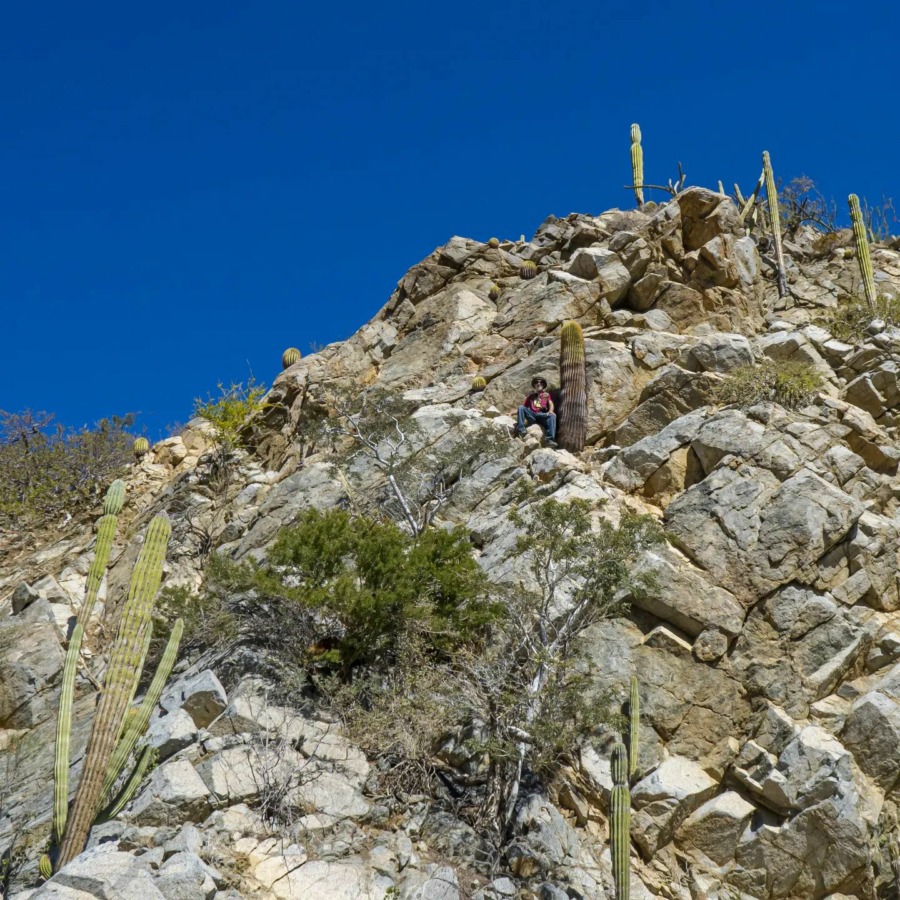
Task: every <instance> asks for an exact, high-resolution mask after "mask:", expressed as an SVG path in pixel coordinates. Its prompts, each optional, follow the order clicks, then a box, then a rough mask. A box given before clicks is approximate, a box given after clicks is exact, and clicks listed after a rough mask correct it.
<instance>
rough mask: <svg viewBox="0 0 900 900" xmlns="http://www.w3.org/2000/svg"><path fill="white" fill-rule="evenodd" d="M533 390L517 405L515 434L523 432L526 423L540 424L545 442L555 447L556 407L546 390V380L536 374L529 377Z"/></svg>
mask: <svg viewBox="0 0 900 900" xmlns="http://www.w3.org/2000/svg"><path fill="white" fill-rule="evenodd" d="M531 386H532V387H533V388H534V390H533V391H532V392H531V393H530V394H529V395H528V396H527V397H526V398H525V402H524V403H523V404H522V405H521V406H520V407H519V412H518V421H517V424H516V432H515V433H516V435H517V436H521V435H523V434H525V428H526V427H527V426H528V425H540V426H541V428H543V429H544V431H545V432H546V434H547V443H548V444H549V445H550V446H551V447H556V443H555V441H556V409H555V408H554V406H553V398H552V397H551V396H550V393H549V391H548V390H547V382H546V381H545V380H544V379H543V378H541V377H540V376H539V375H536V376H535V377H534V378H532V379H531Z"/></svg>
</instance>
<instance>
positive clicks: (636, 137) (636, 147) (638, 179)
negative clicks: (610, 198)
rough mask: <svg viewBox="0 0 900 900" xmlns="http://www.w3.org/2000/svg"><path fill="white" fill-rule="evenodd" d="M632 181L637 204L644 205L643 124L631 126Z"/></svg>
mask: <svg viewBox="0 0 900 900" xmlns="http://www.w3.org/2000/svg"><path fill="white" fill-rule="evenodd" d="M631 183H632V184H633V185H634V196H635V199H636V200H637V205H638V206H639V207H640V206H643V205H644V189H643V187H642V185H643V183H644V151H643V148H642V147H641V126H640V125H638V124H637V123H635V124H634V125H632V126H631Z"/></svg>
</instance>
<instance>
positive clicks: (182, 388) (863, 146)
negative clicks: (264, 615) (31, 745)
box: [0, 0, 900, 438]
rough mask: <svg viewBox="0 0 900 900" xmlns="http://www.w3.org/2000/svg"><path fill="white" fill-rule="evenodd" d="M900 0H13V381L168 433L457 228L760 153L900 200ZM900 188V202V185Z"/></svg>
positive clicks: (545, 210)
mask: <svg viewBox="0 0 900 900" xmlns="http://www.w3.org/2000/svg"><path fill="white" fill-rule="evenodd" d="M898 33H900V12H898V8H897V4H896V3H892V2H865V0H863V2H859V3H856V4H855V5H852V6H848V5H847V4H846V3H841V4H837V3H829V2H825V3H822V2H815V3H814V2H811V0H804V2H791V0H785V2H781V3H779V4H776V5H774V6H766V5H759V4H756V5H753V4H749V5H748V4H739V3H712V2H697V0H693V2H692V0H682V2H679V3H675V2H652V0H645V2H642V3H635V4H626V3H614V4H610V3H604V2H594V3H586V4H581V3H580V4H562V3H551V2H547V0H544V2H540V3H538V2H534V0H517V2H515V3H511V2H503V0H499V2H497V0H495V2H482V3H477V4H476V3H473V2H470V0H459V2H456V3H454V4H449V5H446V4H444V5H440V4H439V5H434V4H428V3H422V2H421V0H419V2H415V3H412V2H390V0H388V2H387V3H381V4H371V3H366V4H361V3H358V2H355V0H347V2H344V3H334V2H330V3H329V2H325V3H301V2H299V0H294V2H283V0H272V2H265V0H264V2H256V3H247V2H244V3H238V2H233V3H221V2H219V3H215V4H213V3H209V2H201V0H192V2H188V3H184V2H181V3H177V4H175V3H171V2H168V0H161V2H158V3H154V4H150V5H141V4H126V3H121V2H116V3H97V2H91V0H87V2H85V3H76V4H73V3H69V2H65V3H63V2H60V0H53V2H40V0H38V2H33V3H16V4H7V5H6V7H5V9H4V11H3V14H2V27H0V84H2V85H3V88H2V92H0V185H2V187H0V296H2V304H3V320H4V325H5V328H4V329H3V334H4V335H5V337H6V340H5V341H4V342H3V352H2V354H0V408H4V409H14V410H16V409H21V408H23V407H26V406H30V407H35V408H40V409H49V410H54V411H55V412H56V413H57V414H58V416H59V418H60V419H61V420H62V421H64V422H66V423H68V424H72V425H80V424H82V423H85V422H92V421H95V420H96V419H98V418H99V417H101V416H104V415H107V414H110V413H116V412H118V413H123V412H126V411H135V412H138V413H140V414H141V420H140V421H141V422H142V423H143V425H144V427H145V428H146V429H147V431H148V433H149V434H150V436H151V437H153V438H156V437H159V436H161V435H162V433H163V430H164V428H165V426H166V425H167V424H168V423H171V422H175V421H185V420H186V419H187V418H188V417H189V414H190V409H191V401H192V398H193V397H195V396H197V395H198V394H205V393H206V392H207V391H209V390H212V389H214V388H215V384H216V382H217V381H218V380H220V379H221V380H226V381H230V380H242V379H245V378H246V377H247V374H248V372H249V371H250V370H251V369H252V371H253V373H254V374H255V375H256V377H257V379H262V380H263V381H265V382H266V383H271V380H272V379H273V378H274V377H275V375H276V374H277V373H278V371H279V370H280V356H281V352H282V350H283V349H284V348H285V347H287V346H289V345H295V346H298V347H299V348H300V349H301V350H302V351H303V352H304V353H305V352H306V351H307V349H308V345H309V343H310V342H317V343H319V344H324V343H327V342H330V341H333V340H338V339H342V338H345V337H347V336H348V335H349V334H351V333H352V332H353V331H354V330H355V329H356V328H357V327H359V326H360V325H361V324H363V323H364V322H365V321H367V320H368V319H369V318H370V317H371V316H372V315H373V314H374V313H375V312H376V311H377V310H378V309H379V308H380V307H381V305H382V304H383V303H384V301H385V300H386V299H387V297H388V296H389V294H390V292H391V290H392V289H393V287H394V286H395V284H396V282H397V280H398V279H399V278H400V277H401V276H402V275H403V273H404V272H405V271H406V269H407V268H408V267H409V266H410V265H412V264H413V263H415V262H417V261H418V260H419V259H421V258H422V257H424V256H426V255H427V254H428V253H430V252H431V250H433V249H434V248H435V247H436V246H438V245H439V244H442V243H444V241H446V240H447V239H448V238H449V237H450V236H451V235H453V234H462V235H466V236H470V237H474V238H478V239H483V240H486V239H487V238H488V237H490V236H491V235H497V236H499V237H518V235H519V234H520V233H522V232H524V233H525V234H527V235H529V236H530V235H531V234H532V233H533V232H534V230H535V229H536V227H537V226H538V224H539V223H540V222H541V221H542V220H543V219H544V218H545V217H546V216H547V215H548V214H550V213H554V214H558V215H565V214H567V213H569V212H572V211H582V212H600V211H602V210H603V209H607V208H610V207H613V206H623V207H627V206H629V205H630V204H631V203H632V197H631V195H630V194H629V192H627V191H624V190H622V185H624V184H626V183H628V180H629V178H630V168H629V155H628V130H629V125H630V124H631V123H632V122H639V123H640V124H641V127H642V130H643V135H644V157H645V171H646V178H647V180H648V181H650V180H652V181H657V180H662V181H665V180H666V179H668V178H669V177H670V176H673V175H674V174H675V170H676V164H677V162H678V161H679V160H681V161H682V162H683V163H684V165H685V169H686V171H687V174H688V183H693V184H703V185H707V186H710V187H714V186H715V184H716V181H717V180H718V179H719V178H721V179H722V180H723V181H724V182H725V184H726V185H731V183H732V182H733V181H735V180H738V181H739V182H740V183H741V185H742V186H743V188H744V190H745V191H747V190H750V188H751V187H752V185H753V183H754V182H755V180H756V177H757V175H758V173H759V169H760V153H761V151H762V150H763V149H768V150H770V151H771V153H772V158H773V162H774V166H775V169H776V174H778V175H781V176H784V177H786V178H789V177H792V176H795V175H799V174H801V173H805V174H807V175H809V176H811V177H813V178H814V179H816V180H817V181H819V183H820V185H821V187H822V188H823V190H824V192H825V193H826V194H828V195H834V196H835V197H837V198H838V199H839V200H840V202H841V204H842V207H843V205H844V203H845V200H846V195H847V193H848V192H850V191H856V192H857V193H859V194H860V195H868V196H869V197H870V198H872V197H874V198H880V196H881V194H882V192H884V193H886V194H888V195H893V196H894V197H895V198H897V200H898V201H900V175H898V166H897V148H898V143H900V141H898V137H900V135H898V126H897V124H896V115H895V114H894V112H893V110H894V107H895V102H894V101H895V99H896V98H895V95H894V92H893V88H894V86H895V85H896V81H897V68H896V61H895V59H894V54H893V50H892V48H893V43H892V42H893V41H894V39H895V38H896V35H897V34H898ZM898 205H900V202H898Z"/></svg>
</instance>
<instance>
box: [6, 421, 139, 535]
mask: <svg viewBox="0 0 900 900" xmlns="http://www.w3.org/2000/svg"><path fill="white" fill-rule="evenodd" d="M54 418H55V417H54V416H53V414H52V413H44V412H32V411H31V410H26V411H25V412H23V413H10V412H5V411H3V410H0V527H3V528H17V529H22V528H26V527H34V526H38V525H42V524H57V523H58V522H59V521H60V520H62V519H63V518H65V517H70V516H71V517H76V516H79V515H80V514H82V513H84V512H86V511H88V510H90V509H92V508H93V507H94V506H96V505H97V503H98V502H99V501H100V500H101V499H102V497H103V492H104V491H105V489H106V485H107V484H108V483H109V482H110V481H112V480H113V479H115V478H117V477H118V476H120V475H122V474H124V472H125V471H126V468H127V466H128V465H129V464H130V463H131V461H132V454H131V445H132V441H133V440H134V438H133V437H132V436H131V435H130V434H128V432H127V431H126V429H127V428H129V427H131V425H132V424H133V423H134V416H132V415H127V416H112V417H111V418H109V419H101V420H100V421H99V422H98V423H97V424H96V425H95V426H94V427H93V428H81V429H78V430H76V429H70V428H65V427H64V426H62V425H54Z"/></svg>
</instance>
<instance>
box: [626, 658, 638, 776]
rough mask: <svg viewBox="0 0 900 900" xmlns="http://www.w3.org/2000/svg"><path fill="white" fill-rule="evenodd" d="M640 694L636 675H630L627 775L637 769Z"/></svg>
mask: <svg viewBox="0 0 900 900" xmlns="http://www.w3.org/2000/svg"><path fill="white" fill-rule="evenodd" d="M640 728H641V695H640V693H639V692H638V680H637V676H635V675H632V676H631V693H630V695H629V697H628V775H629V777H630V776H632V775H634V773H635V772H636V771H637V765H638V753H639V752H640Z"/></svg>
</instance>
